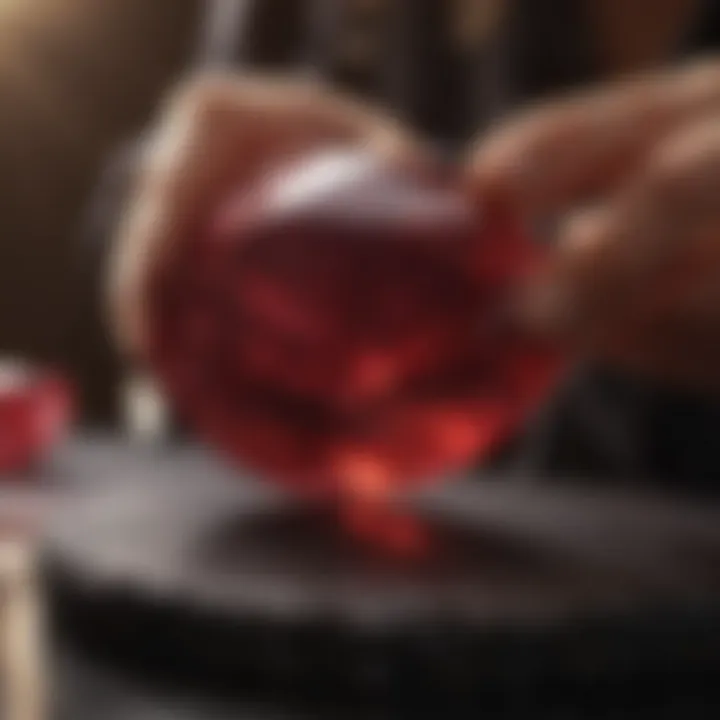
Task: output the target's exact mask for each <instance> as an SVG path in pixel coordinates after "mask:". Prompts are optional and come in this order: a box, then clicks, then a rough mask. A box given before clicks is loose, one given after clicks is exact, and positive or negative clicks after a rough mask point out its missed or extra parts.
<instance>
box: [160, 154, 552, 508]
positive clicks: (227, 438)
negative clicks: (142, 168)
mask: <svg viewBox="0 0 720 720" xmlns="http://www.w3.org/2000/svg"><path fill="white" fill-rule="evenodd" d="M537 260H538V250H537V248H536V247H535V246H534V245H532V244H531V243H530V242H529V241H528V240H527V239H526V238H525V237H524V235H523V234H522V233H521V232H520V231H519V229H518V228H517V227H516V226H515V225H514V224H513V223H512V221H511V220H510V218H508V217H507V216H506V215H503V214H501V213H495V214H488V213H486V212H482V211H479V210H476V209H475V207H474V205H473V204H472V203H471V202H470V201H469V199H468V198H466V197H465V196H464V195H463V194H462V193H461V192H460V191H459V190H458V189H457V188H455V187H453V186H452V185H450V184H448V183H447V182H445V181H444V180H442V181H441V180H438V179H437V178H429V177H421V176H420V175H417V174H413V173H409V172H406V171H402V170H400V169H397V168H391V167H389V166H388V165H387V164H383V163H382V162H380V161H378V160H375V159H373V158H371V157H369V156H367V155H363V154H358V153H327V154H322V155H317V156H313V157H311V158H308V159H306V160H304V161H302V162H299V163H297V164H295V165H292V166H290V167H288V168H284V169H283V170H282V172H279V173H277V174H276V175H274V176H272V177H269V178H266V179H265V181H264V182H263V183H262V184H261V186H260V187H258V188H256V189H255V190H253V191H252V192H244V193H241V194H240V195H239V196H238V197H235V198H231V199H230V201H229V202H227V203H225V204H224V205H223V206H222V208H221V209H220V211H219V212H218V214H217V217H216V218H215V219H214V221H213V222H212V223H211V224H210V226H209V227H208V228H207V230H206V231H205V232H204V233H200V234H198V236H197V237H196V238H194V239H193V240H192V241H189V242H188V243H187V244H186V245H185V246H183V247H182V248H180V249H179V251H178V253H177V255H176V257H175V258H174V261H173V263H172V264H171V265H167V266H165V268H164V269H163V271H162V273H161V274H160V275H158V278H157V282H156V283H155V286H154V294H153V302H152V308H151V315H152V318H153V321H152V322H153V328H154V331H153V339H154V342H153V348H152V360H153V362H154V364H155V366H156V368H157V369H158V372H159V375H160V377H161V378H162V379H163V380H164V383H165V386H166V389H167V391H168V394H169V396H170V397H171V398H172V399H174V401H175V403H176V405H177V407H178V409H179V410H180V411H181V413H182V414H184V416H185V418H186V419H187V420H188V421H189V423H190V424H191V426H193V427H194V429H195V430H196V431H197V432H198V434H199V435H200V436H202V437H204V438H205V439H207V440H208V441H209V442H210V443H211V444H213V445H215V446H216V447H218V448H220V449H221V450H222V451H224V452H225V454H227V455H229V456H230V457H231V458H232V459H234V460H235V461H236V462H237V463H239V464H242V465H245V466H249V467H251V468H254V469H256V470H258V471H259V472H261V473H262V474H264V475H266V476H268V477H270V478H273V479H277V480H280V481H283V482H284V483H286V484H288V485H290V486H292V487H293V488H296V489H299V490H306V491H311V492H320V493H324V494H327V493H338V494H349V495H360V496H363V497H368V496H371V497H377V496H379V495H384V494H387V493H390V492H392V491H396V490H398V489H402V488H405V487H408V486H412V485H415V484H417V483H420V482H423V481H428V480H434V479H438V478H441V477H443V476H447V474H448V472H450V471H452V470H456V469H460V468H462V467H463V466H465V465H467V464H468V463H469V462H470V461H472V460H473V459H474V458H476V457H478V456H482V455H484V454H487V453H489V452H490V451H491V450H493V449H495V448H496V447H497V445H498V443H500V442H502V441H503V440H505V439H507V438H508V436H509V435H510V434H511V433H512V432H514V431H515V430H516V429H517V428H518V426H519V424H520V423H522V422H523V420H524V419H525V418H526V416H527V415H528V413H529V412H531V411H533V410H534V409H535V408H536V406H537V405H538V403H540V402H541V401H542V399H543V398H544V396H545V395H546V394H547V392H548V390H549V388H550V386H551V385H552V383H553V381H554V380H555V378H556V377H557V375H558V370H559V365H560V364H559V361H558V358H557V356H556V354H555V352H554V351H553V350H552V349H550V348H548V347H546V346H544V345H543V344H541V342H540V341H539V340H538V339H537V338H530V337H528V336H526V335H523V334H522V333H521V332H520V331H519V329H518V328H517V327H516V326H515V325H514V324H513V322H512V319H511V312H510V310H509V308H510V305H509V303H510V300H511V298H512V291H513V290H515V289H517V285H518V283H519V282H521V281H522V279H523V278H524V277H525V275H526V274H527V273H528V272H530V271H531V270H532V268H533V266H534V264H535V263H536V262H537Z"/></svg>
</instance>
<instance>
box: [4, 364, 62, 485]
mask: <svg viewBox="0 0 720 720" xmlns="http://www.w3.org/2000/svg"><path fill="white" fill-rule="evenodd" d="M71 412H72V398H71V391H70V388H69V386H68V384H67V383H66V382H65V381H64V380H63V379H62V378H61V377H60V376H59V375H56V374H54V373H52V372H49V371H47V370H45V369H40V368H36V367H33V366H31V365H28V364H26V363H19V362H17V361H12V362H11V361H8V360H5V361H1V362H0V474H4V473H8V472H12V471H17V470H23V469H25V468H27V467H28V466H29V465H30V464H32V463H33V462H34V461H36V460H38V459H39V458H41V457H42V456H43V455H44V454H45V453H46V452H47V451H48V450H49V449H50V448H51V447H52V446H53V445H54V444H55V443H56V442H57V441H58V440H59V438H60V437H61V436H62V434H63V432H64V431H65V430H66V428H67V426H68V424H69V421H70V416H71Z"/></svg>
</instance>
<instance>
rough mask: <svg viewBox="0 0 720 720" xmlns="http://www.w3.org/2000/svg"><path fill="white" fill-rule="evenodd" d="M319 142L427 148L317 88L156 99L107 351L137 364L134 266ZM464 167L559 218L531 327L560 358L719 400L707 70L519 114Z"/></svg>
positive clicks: (717, 132) (717, 187) (140, 300)
mask: <svg viewBox="0 0 720 720" xmlns="http://www.w3.org/2000/svg"><path fill="white" fill-rule="evenodd" d="M328 139H330V140H332V139H336V140H350V141H353V142H358V143H361V144H366V145H368V146H370V147H372V148H373V149H374V150H376V151H378V152H381V153H386V154H389V155H391V156H393V157H395V158H398V159H399V160H401V161H408V162H421V161H422V157H423V154H424V152H425V151H424V148H423V147H422V145H421V143H419V142H418V141H417V140H415V139H414V138H412V137H410V135H409V134H408V133H407V132H406V131H404V129H403V128H402V127H401V126H400V125H399V124H398V123H396V122H395V121H393V120H392V119H391V118H388V117H385V116H383V115H382V113H380V112H378V111H375V110H373V109H371V108H368V107H367V106H365V105H363V104H359V103H357V102H355V101H352V100H349V99H347V98H345V97H343V96H340V95H338V94H336V93H332V94H331V93H330V92H328V91H326V90H323V89H322V88H321V87H320V86H318V85H315V84H308V83H306V82H298V83H296V82H292V81H286V80H283V81H280V80H277V79H273V78H245V77H242V78H241V77H238V76H228V77H209V78H208V77H203V78H194V79H192V80H191V81H189V82H187V83H185V84H184V85H183V86H182V87H181V88H179V89H177V90H175V91H174V92H173V93H172V94H171V96H170V98H169V100H168V102H167V103H166V105H165V108H164V110H163V112H162V113H161V116H160V119H159V121H158V125H157V129H156V132H155V135H154V136H153V137H152V138H151V142H150V143H148V151H147V155H146V158H145V163H144V170H143V172H142V173H141V180H140V182H139V184H138V186H137V188H136V193H135V195H134V198H133V200H132V202H131V205H130V207H129V208H128V212H127V215H126V222H125V223H124V224H123V226H122V228H121V230H120V233H119V237H118V238H117V242H116V244H115V250H116V252H115V258H114V262H113V263H112V265H111V271H110V281H109V297H110V309H111V313H112V317H113V321H114V326H115V328H116V330H117V335H118V340H119V342H120V344H121V347H123V348H124V349H125V350H126V351H127V352H129V353H130V354H132V355H135V356H142V351H143V345H144V339H143V315H144V313H143V306H144V283H145V279H146V278H147V275H148V272H149V269H150V268H152V267H153V264H154V263H158V262H162V258H163V256H164V254H166V253H168V252H172V247H173V245H174V244H175V243H177V242H181V241H182V238H183V237H184V236H185V235H186V234H187V233H189V232H191V231H192V228H193V227H195V226H196V224H197V223H198V222H200V221H201V220H202V218H203V217H205V216H206V214H207V213H208V211H209V209H210V206H211V204H212V202H213V199H214V198H216V197H217V196H218V193H222V192H223V189H224V188H229V187H231V186H232V185H234V184H236V183H237V182H245V181H251V180H252V179H253V178H254V177H256V175H257V173H258V172H259V171H260V170H261V168H262V167H263V165H264V163H266V162H272V160H273V159H276V158H278V157H280V156H285V155H287V154H289V153H292V152H295V151H299V150H303V149H306V148H308V147H311V146H313V144H316V143H320V142H325V141H327V140H328ZM238 158H242V162H238ZM238 166H241V167H242V168H243V174H242V176H241V177H238V173H237V168H238ZM466 170H467V177H468V181H469V182H470V183H471V184H472V186H474V188H475V189H476V191H477V193H478V196H479V197H483V198H484V197H488V196H491V197H496V196H500V197H502V198H503V199H504V200H506V201H509V202H511V203H512V204H513V205H514V206H515V207H516V208H517V210H518V212H519V213H521V214H522V215H524V216H527V218H528V219H531V220H533V219H537V218H547V217H548V216H549V217H553V218H555V219H559V220H560V223H559V230H558V233H557V238H556V240H557V243H556V250H555V252H554V256H553V258H552V261H551V263H550V266H549V267H548V269H547V271H546V272H545V273H544V274H543V276H542V277H539V278H537V283H536V286H535V287H534V289H533V292H532V293H531V296H530V302H528V303H527V306H528V311H527V316H528V320H529V321H530V322H532V323H534V324H535V326H536V327H538V328H541V329H543V330H545V331H547V332H552V333H556V334H558V336H559V337H560V338H561V339H562V340H563V341H564V342H566V343H567V344H568V347H569V349H570V350H571V351H574V352H577V353H580V354H583V355H589V356H591V357H593V358H595V359H600V360H605V361H609V362H611V363H615V364H617V365H619V366H621V367H623V368H625V369H628V370H631V371H633V372H638V373H641V374H643V375H645V376H648V377H651V378H653V379H660V380H663V381H665V382H668V383H670V384H674V385H678V386H682V387H688V388H693V389H701V390H703V391H704V390H713V391H714V390H717V389H720V62H718V61H716V60H714V59H709V60H704V61H700V62H696V63H695V64H693V65H690V66H687V67H683V68H678V69H675V70H673V71H671V72H667V73H664V74H656V75H652V74H650V75H645V76H640V77H635V78H631V79H626V80H623V81H621V82H617V83H615V84H612V85H608V86H604V87H601V88H599V89H597V90H594V91H591V92H589V93H586V94H584V95H582V96H578V97H571V98H563V99H560V100H557V101H556V102H553V103H550V104H548V105H546V106H543V107H537V108H529V109H528V110H527V111H525V112H524V113H521V114H520V116H518V117H516V118H511V119H509V120H505V121H504V122H503V123H502V124H501V125H499V126H498V127H497V128H496V129H495V130H494V131H491V132H490V133H488V134H486V135H485V136H484V137H482V138H480V139H479V140H478V142H477V143H476V145H475V147H473V148H471V149H470V150H469V152H468V157H467V166H466Z"/></svg>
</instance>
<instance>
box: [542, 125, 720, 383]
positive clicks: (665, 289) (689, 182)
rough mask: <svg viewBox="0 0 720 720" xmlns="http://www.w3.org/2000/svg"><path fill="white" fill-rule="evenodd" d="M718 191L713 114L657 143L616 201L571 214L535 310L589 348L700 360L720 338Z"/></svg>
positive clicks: (718, 149)
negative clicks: (711, 116)
mask: <svg viewBox="0 0 720 720" xmlns="http://www.w3.org/2000/svg"><path fill="white" fill-rule="evenodd" d="M718 197H720V123H718V122H717V121H716V120H714V119H711V120H708V121H704V122H703V123H701V124H697V125H692V126H689V127H687V128H684V129H683V130H682V131H681V132H680V133H678V134H677V135H676V136H674V137H671V138H669V139H668V140H667V141H666V142H665V143H663V144H662V145H661V146H660V147H659V148H658V150H657V151H656V152H655V153H654V155H653V157H652V158H651V159H650V161H649V162H648V163H647V164H646V166H645V167H644V168H643V170H642V171H641V172H640V173H638V174H637V176H636V177H635V178H634V179H633V181H632V182H630V183H628V184H627V185H626V188H625V192H624V194H623V195H622V196H621V197H619V198H618V199H617V200H616V201H614V202H612V203H610V204H608V205H606V206H604V207H601V208H599V209H597V210H595V211H591V212H586V213H582V214H580V215H578V216H576V217H574V218H573V219H572V220H571V221H569V222H568V224H567V226H566V228H565V231H564V232H563V233H562V234H561V239H560V243H559V247H558V251H557V254H556V257H555V258H554V262H553V264H552V267H551V268H550V270H549V272H548V274H547V276H546V277H545V278H543V279H542V283H541V288H542V292H538V295H537V298H538V300H537V302H535V303H534V305H533V308H534V313H535V319H536V320H538V321H541V322H543V323H544V324H545V327H547V328H552V329H554V330H556V331H558V332H559V333H561V334H562V335H563V336H564V337H566V338H569V339H570V340H571V342H572V343H573V345H574V346H575V347H577V348H579V349H581V350H582V351H584V352H589V353H591V354H594V355H598V356H605V357H610V358H613V359H614V360H618V359H622V361H623V362H625V363H628V364H633V363H636V364H639V365H642V366H647V365H648V364H649V363H650V361H651V360H652V359H653V358H654V362H655V364H656V365H657V367H658V369H661V368H662V367H665V366H668V367H678V368H680V367H682V366H683V363H681V362H680V360H679V358H681V357H684V356H687V357H685V360H684V363H685V365H684V366H685V367H687V368H690V367H692V366H693V365H694V364H698V365H702V362H704V361H701V358H699V357H698V356H697V355H698V353H699V352H700V351H701V350H703V351H704V352H707V351H708V348H709V347H710V345H711V344H712V342H711V341H712V339H713V338H720V203H718V201H717V199H718ZM684 336H687V337H686V341H685V342H683V343H678V342H677V340H678V338H680V337H684ZM706 336H707V337H706ZM691 340H692V342H690V341H691Z"/></svg>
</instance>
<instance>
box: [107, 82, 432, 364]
mask: <svg viewBox="0 0 720 720" xmlns="http://www.w3.org/2000/svg"><path fill="white" fill-rule="evenodd" d="M331 142H348V143H353V144H362V145H367V146H368V147H369V148H370V149H372V150H373V151H375V152H379V153H381V154H383V155H385V156H387V157H389V158H391V159H397V160H398V161H403V160H404V159H412V158H414V157H416V155H417V154H419V152H420V151H419V144H417V143H416V142H415V141H414V140H413V139H412V138H410V137H409V135H408V134H406V133H405V132H404V130H403V129H402V128H401V127H400V125H399V124H398V123H396V122H395V121H393V120H392V119H390V118H387V117H384V116H382V115H381V114H380V113H378V112H375V111H374V110H373V109H371V108H368V107H367V106H365V105H363V104H362V103H358V102H355V101H352V100H350V99H348V98H346V97H344V96H342V95H338V94H336V93H333V94H329V93H327V92H325V91H323V89H322V88H321V87H320V86H319V85H318V84H316V83H312V82H300V81H290V80H280V79H276V78H265V77H246V76H239V75H227V76H212V77H200V78H193V79H191V80H189V81H186V82H185V83H184V84H183V85H182V86H181V87H180V88H179V89H177V90H176V91H175V92H173V93H172V94H171V95H170V97H169V99H168V101H167V102H166V104H165V107H164V108H163V110H162V112H161V113H160V120H159V122H158V123H157V126H156V129H155V131H154V133H153V134H152V135H151V136H150V138H149V142H148V143H147V145H146V152H145V153H144V157H143V159H142V164H141V168H140V173H139V182H138V183H137V185H136V187H135V189H134V193H133V195H132V198H131V201H130V205H129V208H128V210H127V213H126V216H125V219H124V222H123V223H122V226H121V228H120V230H119V233H118V237H117V238H116V240H115V244H114V252H113V257H112V260H111V263H110V276H109V302H110V312H111V317H112V322H113V326H114V330H115V334H116V337H117V339H118V342H119V344H120V346H121V348H122V349H123V350H124V351H126V352H128V353H129V354H130V355H132V356H135V357H142V355H143V353H144V351H145V349H146V338H145V333H146V329H145V325H144V323H145V319H146V310H145V307H146V292H147V287H146V285H147V280H148V277H149V275H150V273H151V272H152V269H153V268H154V267H156V266H157V265H158V264H159V263H162V262H163V261H164V259H165V258H167V257H168V253H172V252H173V248H174V247H177V244H178V243H181V242H183V239H184V238H187V237H188V236H189V235H191V234H192V233H193V232H194V231H195V229H196V228H197V227H198V226H199V225H202V223H203V221H204V220H205V219H206V218H207V217H208V216H209V214H210V213H211V212H212V211H213V209H214V208H215V206H216V205H217V203H218V202H219V201H220V200H222V199H223V198H224V195H225V194H226V193H227V192H228V191H230V190H234V189H235V188H237V187H238V186H239V185H242V184H243V183H252V181H253V180H255V179H256V178H258V176H259V175H260V174H261V173H262V172H263V171H264V169H265V168H266V167H267V166H269V165H272V164H273V162H275V161H277V160H278V159H280V158H282V157H284V156H288V155H292V154H294V153H297V152H302V151H305V150H307V149H308V148H309V147H313V146H316V145H321V144H325V143H331Z"/></svg>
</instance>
